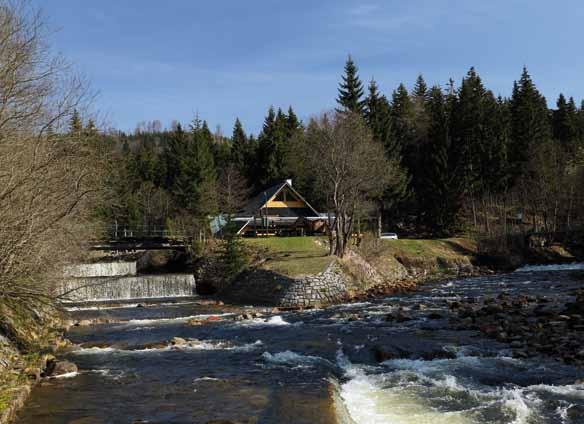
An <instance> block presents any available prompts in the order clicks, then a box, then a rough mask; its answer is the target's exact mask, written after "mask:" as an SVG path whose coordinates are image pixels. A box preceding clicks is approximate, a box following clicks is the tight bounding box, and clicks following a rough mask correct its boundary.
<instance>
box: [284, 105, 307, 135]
mask: <svg viewBox="0 0 584 424" xmlns="http://www.w3.org/2000/svg"><path fill="white" fill-rule="evenodd" d="M302 130H303V127H302V122H300V120H299V119H298V117H297V116H296V114H295V113H294V109H292V106H290V107H288V113H287V114H286V136H287V138H288V139H291V138H292V137H294V136H295V135H296V134H298V132H299V131H302Z"/></svg>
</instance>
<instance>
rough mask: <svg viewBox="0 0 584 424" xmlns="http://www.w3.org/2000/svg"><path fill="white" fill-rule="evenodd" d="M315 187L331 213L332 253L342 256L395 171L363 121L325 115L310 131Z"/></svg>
mask: <svg viewBox="0 0 584 424" xmlns="http://www.w3.org/2000/svg"><path fill="white" fill-rule="evenodd" d="M307 139H308V145H310V146H312V147H313V148H314V151H312V152H310V155H311V157H312V159H313V162H314V163H313V164H312V167H311V168H312V172H314V174H315V177H316V185H317V187H318V189H319V190H320V191H321V192H322V195H323V198H324V199H326V204H327V207H328V209H329V211H330V213H329V220H328V221H329V222H328V224H329V238H330V253H331V254H335V255H337V256H339V257H343V256H344V254H345V252H346V248H347V245H348V242H349V239H350V237H351V234H352V231H353V225H354V220H355V217H356V213H357V212H358V211H359V210H360V209H361V208H362V207H363V205H364V204H365V203H366V202H367V200H368V199H375V198H377V197H379V196H381V194H382V193H383V190H384V189H385V188H386V186H387V184H388V183H389V179H390V178H391V175H393V173H392V169H391V167H392V166H396V164H393V163H390V162H389V161H387V160H386V158H385V154H384V151H383V146H382V145H381V144H379V143H376V142H374V141H373V138H372V136H371V134H370V132H369V130H368V129H367V127H366V125H365V123H364V122H363V120H362V119H361V117H360V116H358V115H354V114H345V113H344V114H338V113H337V114H332V115H329V114H325V115H323V116H322V117H321V118H319V119H313V120H312V121H311V122H310V124H309V126H308V129H307Z"/></svg>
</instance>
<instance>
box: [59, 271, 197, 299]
mask: <svg viewBox="0 0 584 424" xmlns="http://www.w3.org/2000/svg"><path fill="white" fill-rule="evenodd" d="M60 294H61V296H62V298H63V300H65V301H71V302H94V301H102V300H130V299H147V298H161V297H187V296H193V295H195V294H196V293H195V277H193V275H191V274H162V275H138V276H128V277H92V278H70V279H68V280H66V281H64V282H63V283H62V285H61V289H60Z"/></svg>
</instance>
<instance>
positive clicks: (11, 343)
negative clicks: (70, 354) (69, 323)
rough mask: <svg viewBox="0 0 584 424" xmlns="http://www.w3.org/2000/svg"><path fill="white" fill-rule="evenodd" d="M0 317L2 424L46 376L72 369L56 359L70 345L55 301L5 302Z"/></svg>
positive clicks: (14, 414) (63, 321) (12, 415)
mask: <svg viewBox="0 0 584 424" xmlns="http://www.w3.org/2000/svg"><path fill="white" fill-rule="evenodd" d="M0 317H1V318H0V424H7V423H10V422H11V421H12V420H13V419H14V417H15V416H16V413H17V412H18V410H19V409H20V408H22V407H23V406H24V403H25V401H26V400H27V398H28V396H29V395H30V392H31V390H32V388H33V387H34V386H35V385H36V384H37V383H39V382H40V381H41V379H42V378H43V377H48V376H49V375H59V374H60V373H66V372H69V371H70V370H71V369H70V368H69V369H65V368H66V367H64V365H65V364H63V363H60V362H59V361H57V360H56V359H55V356H53V354H55V353H56V352H57V351H58V350H59V349H60V348H62V347H64V346H66V345H67V343H68V342H67V341H66V340H65V339H63V333H64V332H65V330H66V327H65V322H66V321H65V319H64V318H65V317H64V315H63V314H62V313H61V312H60V311H59V310H58V309H57V307H56V306H54V305H53V304H52V303H51V302H49V301H47V300H38V299H37V300H29V301H28V302H27V304H26V305H22V304H21V303H17V302H14V301H13V302H11V301H10V300H7V299H4V300H3V301H1V302H0Z"/></svg>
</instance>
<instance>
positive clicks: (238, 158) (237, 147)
mask: <svg viewBox="0 0 584 424" xmlns="http://www.w3.org/2000/svg"><path fill="white" fill-rule="evenodd" d="M248 147H249V146H248V140H247V136H246V135H245V131H244V130H243V126H242V125H241V121H240V120H239V118H237V119H236V120H235V125H234V126H233V135H232V136H231V163H233V164H234V165H235V167H236V168H237V170H238V171H239V172H240V173H241V174H242V175H248V169H247V161H248V159H249V158H248V156H249V148H248Z"/></svg>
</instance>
